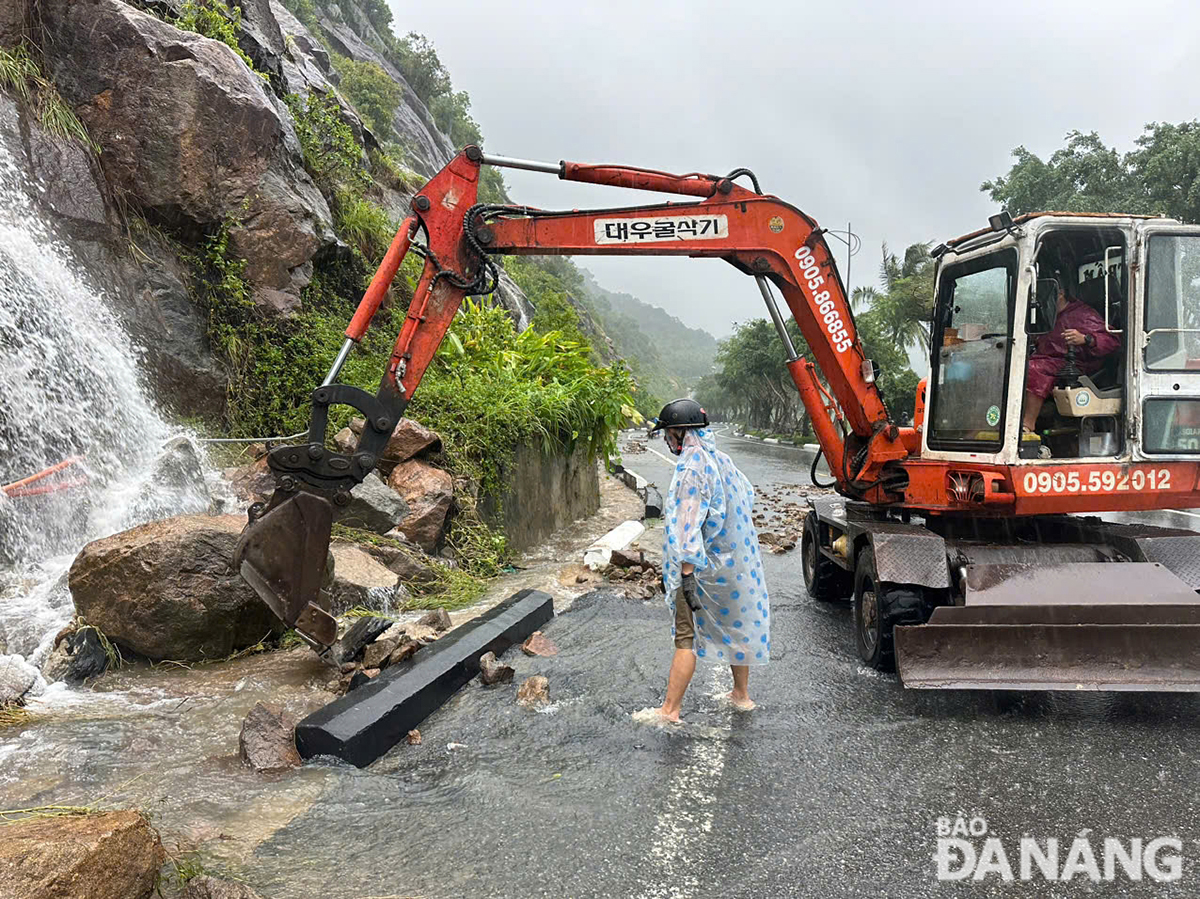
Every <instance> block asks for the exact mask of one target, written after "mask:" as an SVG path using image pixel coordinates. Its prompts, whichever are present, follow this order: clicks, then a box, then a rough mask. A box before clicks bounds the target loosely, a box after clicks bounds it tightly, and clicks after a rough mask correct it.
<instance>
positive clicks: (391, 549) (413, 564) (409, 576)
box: [371, 534, 438, 586]
mask: <svg viewBox="0 0 1200 899" xmlns="http://www.w3.org/2000/svg"><path fill="white" fill-rule="evenodd" d="M400 536H401V537H403V538H404V539H405V540H406V541H407V539H408V538H407V537H404V535H403V534H401V535H400ZM371 554H372V555H373V556H375V558H377V559H379V560H380V561H381V562H383V564H384V565H386V566H387V567H388V568H389V569H390V570H392V571H394V572H395V573H396V574H397V575H398V576H399V578H400V583H402V584H415V585H417V586H423V585H426V584H432V583H433V582H434V581H436V580H437V579H438V574H437V572H436V571H434V569H433V565H432V564H431V563H430V559H429V556H427V555H425V553H423V552H421V550H419V549H417V548H416V547H415V546H377V547H372V549H371Z"/></svg>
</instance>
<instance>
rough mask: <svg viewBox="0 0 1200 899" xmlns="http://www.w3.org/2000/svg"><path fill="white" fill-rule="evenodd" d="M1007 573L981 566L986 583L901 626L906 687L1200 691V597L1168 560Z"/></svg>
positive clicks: (899, 654) (899, 655)
mask: <svg viewBox="0 0 1200 899" xmlns="http://www.w3.org/2000/svg"><path fill="white" fill-rule="evenodd" d="M1003 573H1004V572H998V571H996V570H993V571H991V572H987V571H984V572H980V575H981V576H980V577H978V578H975V582H976V583H979V584H981V585H986V586H984V587H981V588H980V589H977V590H975V591H973V592H971V593H968V595H967V598H966V604H965V605H961V606H941V607H939V608H937V609H935V610H934V612H933V614H932V616H930V619H929V622H928V623H927V624H922V625H915V626H909V627H897V628H896V630H895V632H894V637H895V649H896V665H897V669H898V670H899V673H900V679H901V680H902V681H903V683H904V686H906V687H910V688H916V689H943V690H961V689H968V690H971V689H974V690H1134V691H1155V692H1157V691H1172V692H1193V693H1194V692H1200V596H1198V595H1197V594H1196V592H1195V591H1194V590H1193V589H1191V588H1190V587H1189V586H1188V585H1187V584H1185V583H1183V582H1182V581H1180V580H1179V579H1178V578H1177V577H1176V576H1175V575H1174V574H1172V573H1171V572H1169V571H1167V570H1166V569H1164V568H1163V567H1162V566H1160V565H1157V564H1147V563H1124V564H1122V563H1117V564H1113V563H1100V564H1071V565H1059V566H1046V567H1040V568H1039V567H1034V568H1028V569H1025V570H1023V571H1021V572H1020V573H1019V574H1018V575H1016V576H1013V577H1009V578H1002V577H1001V576H1000V575H1002V574H1003ZM972 577H973V575H972ZM1085 597H1086V598H1085Z"/></svg>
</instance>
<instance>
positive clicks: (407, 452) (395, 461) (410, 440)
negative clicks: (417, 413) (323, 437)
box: [335, 418, 442, 474]
mask: <svg viewBox="0 0 1200 899" xmlns="http://www.w3.org/2000/svg"><path fill="white" fill-rule="evenodd" d="M365 426H366V421H365V420H364V419H362V418H352V419H351V420H350V431H351V433H352V434H354V435H355V436H356V437H361V436H362V431H363V428H364V427H365ZM335 439H336V438H335ZM441 451H442V438H441V437H440V436H439V435H438V433H437V431H433V430H430V429H429V428H427V427H425V425H423V424H421V423H420V422H419V421H413V420H412V419H411V418H402V419H400V421H399V422H398V423H397V425H396V427H395V428H394V429H393V430H392V436H391V437H389V438H388V442H387V446H385V447H384V448H383V452H382V453H380V454H379V468H380V470H381V471H383V473H384V474H391V472H392V470H393V469H394V468H395V467H396V466H397V465H399V464H400V463H401V462H407V461H408V460H409V459H411V458H413V457H414V456H422V455H427V454H430V453H440V452H441Z"/></svg>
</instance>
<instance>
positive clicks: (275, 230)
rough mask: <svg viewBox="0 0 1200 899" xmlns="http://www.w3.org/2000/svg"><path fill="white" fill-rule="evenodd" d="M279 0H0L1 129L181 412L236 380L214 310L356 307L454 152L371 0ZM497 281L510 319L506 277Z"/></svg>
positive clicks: (216, 415)
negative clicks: (383, 102)
mask: <svg viewBox="0 0 1200 899" xmlns="http://www.w3.org/2000/svg"><path fill="white" fill-rule="evenodd" d="M291 5H292V6H293V8H294V9H295V10H296V11H297V13H298V14H299V15H300V16H301V17H303V18H304V19H305V21H301V18H300V17H298V16H297V14H293V12H292V11H289V9H288V8H287V7H286V6H284V5H283V4H280V3H278V2H271V0H230V2H229V3H226V2H224V0H129V2H123V0H36V2H33V0H5V2H4V3H3V4H0V6H3V11H2V13H0V45H2V47H3V49H2V50H0V52H2V53H4V55H5V57H4V58H5V60H7V61H12V60H16V61H18V62H20V64H21V65H22V66H24V67H25V68H24V71H25V72H26V77H23V78H22V77H15V78H8V77H6V78H5V79H4V80H5V81H6V82H7V83H5V84H3V86H4V87H5V88H6V89H7V90H6V93H5V94H0V145H2V147H3V149H5V150H7V151H8V154H9V155H10V156H11V157H12V160H13V163H14V164H15V165H16V166H17V167H18V168H19V169H20V170H21V174H22V175H23V176H24V181H25V183H26V184H27V185H28V191H29V193H30V195H31V197H33V198H34V199H35V201H36V203H37V205H38V207H39V208H40V210H41V211H42V212H43V213H44V215H45V216H46V218H48V219H49V220H50V221H51V223H52V224H53V225H54V226H55V227H56V229H57V230H58V231H59V233H60V234H61V236H62V237H63V238H64V239H65V242H66V243H67V244H68V245H69V247H70V248H71V250H72V252H73V255H74V256H75V258H76V259H78V261H79V263H80V265H82V266H83V267H84V268H85V269H86V270H87V272H86V273H87V275H88V277H89V279H90V280H91V281H92V282H93V283H94V284H95V285H96V286H97V287H98V288H100V289H101V290H103V291H104V292H105V293H106V294H107V296H108V300H109V305H110V306H111V307H112V308H113V309H114V310H115V311H116V312H117V313H118V315H120V317H121V318H122V319H123V321H124V323H125V324H126V326H127V327H128V329H129V330H130V332H131V334H132V335H133V337H134V339H135V340H136V342H137V343H138V344H139V345H140V346H141V347H142V348H143V349H144V351H145V365H146V371H147V374H148V380H149V381H150V383H151V386H153V388H154V389H155V391H156V393H157V394H158V395H159V398H160V399H161V400H163V401H164V402H165V403H166V404H167V405H168V406H169V407H171V408H173V409H175V410H176V411H177V412H178V413H182V414H185V415H200V416H203V417H208V418H211V419H214V420H219V419H220V418H221V417H222V416H223V415H224V414H225V412H226V399H227V395H228V392H229V389H230V379H231V377H233V378H234V380H235V385H234V389H236V387H237V385H236V379H237V377H238V375H239V373H238V371H237V365H236V354H237V352H238V348H239V341H240V340H241V339H242V338H243V336H244V335H242V334H241V333H231V331H230V329H229V328H228V327H224V328H223V326H226V325H228V324H229V322H228V320H229V318H230V309H231V308H233V309H234V311H236V313H237V315H238V316H239V318H240V320H241V321H243V322H255V321H258V322H266V323H268V324H267V326H272V327H273V325H271V324H270V323H272V322H275V321H279V320H287V319H291V318H295V317H296V316H298V315H301V314H303V313H304V312H305V310H306V308H310V307H311V308H316V307H317V306H318V305H320V304H321V303H324V304H325V305H329V302H330V299H329V298H330V297H331V295H334V294H336V299H337V300H338V301H339V302H341V303H342V305H343V306H345V305H351V306H352V304H353V303H354V302H355V301H356V299H357V294H358V292H359V291H361V289H362V284H363V282H364V280H365V277H366V274H367V273H369V270H370V269H371V268H373V265H374V263H375V262H376V259H375V258H373V257H374V256H377V255H379V254H380V253H381V252H382V248H384V247H386V241H387V240H388V239H390V233H391V230H392V229H394V227H395V224H396V222H398V221H399V219H400V218H401V217H402V216H403V215H404V214H406V213H407V210H408V204H409V201H410V199H411V196H412V192H413V190H414V189H415V188H416V187H418V186H419V185H420V184H421V183H423V181H424V180H425V178H427V177H428V176H430V175H432V174H433V173H435V172H436V171H437V170H438V169H439V168H441V166H442V165H444V164H445V163H446V162H447V161H448V160H449V159H450V158H451V157H452V156H453V154H454V152H455V146H454V144H453V143H452V141H451V139H450V137H449V136H448V135H447V134H445V133H443V131H442V130H440V129H439V128H438V127H437V125H436V124H435V122H434V117H433V115H432V114H431V112H430V111H429V108H428V107H427V105H426V103H425V102H424V101H423V100H422V98H421V96H420V94H419V93H418V91H416V90H414V89H413V87H412V86H411V85H410V84H409V83H408V81H407V80H406V78H405V75H404V73H403V72H401V71H400V69H399V67H398V66H397V64H396V59H397V58H398V57H397V53H396V39H395V37H394V36H393V35H392V34H391V32H390V31H388V32H387V34H386V35H384V34H381V33H380V31H379V30H377V28H376V25H375V23H373V21H372V18H371V17H369V16H368V14H367V12H366V9H369V8H370V7H371V6H372V4H370V3H367V4H364V5H363V6H360V5H358V4H355V3H349V2H342V3H328V4H325V3H314V2H311V0H300V2H298V3H292V4H291ZM375 18H376V20H378V17H377V16H376V17H375ZM385 30H386V29H385ZM33 34H36V35H37V36H38V40H37V41H36V42H34V41H32V40H31V39H30V38H31V36H32V35H33ZM389 48H390V49H389ZM343 73H345V74H343ZM371 78H383V79H386V80H387V82H388V84H389V88H388V90H389V91H390V96H391V97H393V98H394V100H393V102H392V103H391V104H390V108H387V109H385V110H384V111H385V112H386V113H387V115H386V116H383V117H381V116H380V115H379V111H378V110H377V109H375V108H373V107H370V106H369V102H370V97H371V96H373V95H372V94H371V90H378V85H377V84H372V83H370V81H369V79H371ZM364 79H367V84H368V88H369V89H368V88H363V87H362V83H363V82H364ZM347 84H349V85H350V88H351V89H348V88H347ZM364 98H366V99H364ZM356 101H357V105H356ZM364 105H367V106H368V108H369V109H370V112H371V113H373V114H374V115H368V114H365V113H363V114H360V110H359V106H364ZM63 121H67V122H68V126H67V127H65V128H64V127H63V125H62V122H63ZM80 126H81V127H80ZM85 136H86V138H87V139H86V140H84V139H82V138H84V137H85ZM381 243H382V247H381ZM318 288H319V289H318ZM398 290H399V292H400V293H401V294H403V291H404V290H405V285H404V284H400V285H399V287H398ZM495 299H496V301H498V302H500V303H501V304H503V305H504V306H505V308H506V309H507V310H508V311H509V313H510V315H511V317H512V318H513V321H514V323H515V324H516V325H517V326H518V328H524V327H527V326H528V324H529V322H530V319H531V317H532V314H533V311H534V310H533V307H532V305H531V304H530V303H529V301H528V300H526V299H525V296H524V294H523V293H522V292H521V290H520V288H518V287H517V286H516V284H515V283H513V282H512V280H511V279H510V278H507V276H506V277H505V278H504V280H503V283H502V284H501V287H500V289H499V290H498V291H497V294H496V296H495ZM231 338H232V339H231Z"/></svg>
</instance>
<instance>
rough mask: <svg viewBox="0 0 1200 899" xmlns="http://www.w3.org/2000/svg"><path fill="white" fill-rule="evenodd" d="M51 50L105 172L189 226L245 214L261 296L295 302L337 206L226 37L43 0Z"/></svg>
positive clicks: (268, 303)
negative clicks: (324, 194) (313, 175)
mask: <svg viewBox="0 0 1200 899" xmlns="http://www.w3.org/2000/svg"><path fill="white" fill-rule="evenodd" d="M39 9H40V11H41V19H42V25H43V27H44V31H45V39H46V58H47V60H48V63H49V65H50V67H51V72H52V75H53V78H54V81H55V83H56V85H57V86H58V89H59V91H60V93H62V95H63V96H64V97H65V98H66V99H67V101H68V102H70V103H71V104H72V105H73V106H74V107H75V109H76V112H77V113H78V115H79V117H80V119H81V120H82V121H83V122H84V124H85V125H86V126H87V128H88V131H89V133H90V134H91V136H92V138H93V139H94V140H96V141H97V143H99V144H100V145H101V147H102V148H103V152H102V153H101V155H100V159H101V164H102V165H103V167H104V171H105V174H106V175H107V178H108V182H109V183H110V184H111V185H112V186H113V187H114V188H115V189H116V190H117V191H118V192H119V193H121V194H122V195H124V196H125V197H127V198H128V199H129V200H131V201H133V202H134V203H135V204H136V205H137V206H138V207H140V208H141V209H142V210H143V211H144V212H145V213H146V214H147V215H148V216H150V217H151V218H153V219H156V220H158V221H161V222H165V223H167V224H169V225H171V226H173V227H177V228H180V229H181V230H183V231H185V232H189V231H190V232H194V233H197V234H199V233H204V232H210V231H212V230H214V229H216V228H217V227H218V226H220V225H221V224H222V223H225V222H234V223H235V226H234V227H233V228H232V230H231V232H230V244H231V246H230V250H231V251H232V252H233V253H234V254H235V255H237V256H240V257H244V258H245V259H246V263H247V267H246V275H247V278H248V279H249V281H250V283H251V284H252V285H253V287H254V291H255V299H256V301H257V302H258V303H259V304H260V305H262V306H263V307H265V308H268V309H271V310H274V311H276V312H281V313H289V312H291V311H294V310H295V308H297V306H298V304H299V291H300V289H301V288H303V287H304V286H305V285H306V284H307V283H308V281H309V279H310V277H311V273H312V264H311V263H312V258H313V256H314V255H315V254H316V253H317V252H318V251H319V250H321V249H323V248H325V247H328V246H332V245H333V244H334V237H333V233H332V230H331V225H330V223H331V217H330V213H329V207H328V206H327V205H326V203H325V200H324V198H323V197H322V196H321V192H320V191H319V190H318V189H317V187H316V185H315V184H314V183H313V181H312V179H311V178H310V177H309V176H308V174H307V173H306V172H305V170H304V165H303V157H302V152H301V148H300V143H299V141H298V140H297V138H296V135H295V132H294V131H293V129H292V126H291V122H290V117H289V115H288V113H287V110H286V107H284V106H283V104H282V102H281V101H280V100H279V99H278V98H277V97H275V96H274V95H273V94H272V93H271V92H270V89H269V88H268V86H267V84H266V82H264V81H263V79H262V78H260V77H259V76H258V75H257V74H255V73H254V72H252V71H251V70H250V69H249V68H247V67H246V65H245V64H244V63H243V62H242V60H241V59H240V58H239V57H238V55H237V54H236V53H234V52H233V50H231V49H230V48H229V47H227V46H225V45H224V44H222V43H221V42H219V41H214V40H210V39H209V38H206V37H202V36H201V35H198V34H194V33H192V32H187V31H180V30H179V29H178V28H175V27H174V26H172V25H169V24H167V23H165V22H162V21H160V20H159V19H156V18H154V17H153V16H150V15H147V14H146V13H143V12H140V11H139V10H136V9H134V8H133V7H132V6H130V5H128V4H126V3H123V2H121V0H42V2H41V3H40V5H39Z"/></svg>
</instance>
